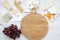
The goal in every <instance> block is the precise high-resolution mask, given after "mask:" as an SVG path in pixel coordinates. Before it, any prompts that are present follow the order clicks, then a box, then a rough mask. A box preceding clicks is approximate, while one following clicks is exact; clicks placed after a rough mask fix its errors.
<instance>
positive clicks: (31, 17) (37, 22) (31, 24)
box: [21, 13, 48, 40]
mask: <svg viewBox="0 0 60 40" xmlns="http://www.w3.org/2000/svg"><path fill="white" fill-rule="evenodd" d="M21 31H22V34H23V35H24V36H25V37H26V38H27V39H28V40H41V39H42V38H43V37H44V36H45V35H46V34H47V31H48V22H47V20H46V19H45V18H44V17H43V16H42V15H40V14H34V13H33V14H28V15H27V16H25V17H24V18H23V19H22V21H21Z"/></svg>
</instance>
